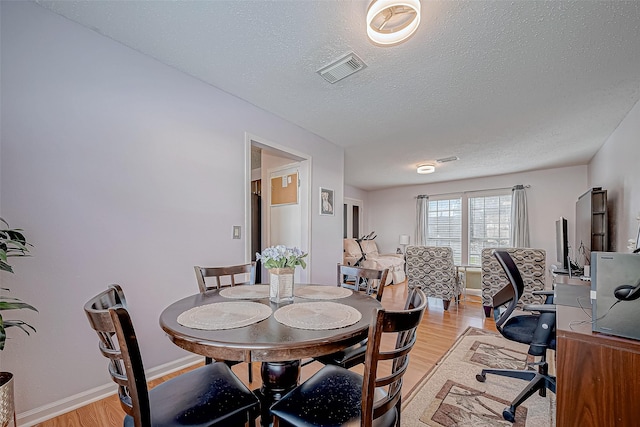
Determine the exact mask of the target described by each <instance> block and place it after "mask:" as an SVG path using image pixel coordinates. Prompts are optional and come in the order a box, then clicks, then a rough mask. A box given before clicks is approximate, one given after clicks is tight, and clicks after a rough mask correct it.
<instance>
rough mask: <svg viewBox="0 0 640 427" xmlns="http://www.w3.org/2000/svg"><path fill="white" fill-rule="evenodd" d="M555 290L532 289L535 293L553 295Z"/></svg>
mask: <svg viewBox="0 0 640 427" xmlns="http://www.w3.org/2000/svg"><path fill="white" fill-rule="evenodd" d="M554 292H555V291H554V290H544V291H531V293H532V294H533V295H553V294H554Z"/></svg>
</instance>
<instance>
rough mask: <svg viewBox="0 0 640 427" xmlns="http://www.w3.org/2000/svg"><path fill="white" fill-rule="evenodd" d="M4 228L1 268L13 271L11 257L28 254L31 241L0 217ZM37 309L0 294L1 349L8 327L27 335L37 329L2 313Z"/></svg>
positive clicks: (0, 245)
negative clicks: (5, 316)
mask: <svg viewBox="0 0 640 427" xmlns="http://www.w3.org/2000/svg"><path fill="white" fill-rule="evenodd" d="M0 222H1V223H2V224H1V225H0V226H2V229H0V270H1V271H8V272H9V273H13V267H11V265H10V264H9V257H16V256H28V255H29V246H31V244H30V243H28V242H27V240H26V238H25V237H24V234H22V232H23V231H22V230H21V229H11V228H9V224H8V223H7V221H5V220H4V219H2V218H0ZM1 290H2V291H6V292H9V289H7V288H2V289H1ZM21 309H27V310H33V311H38V310H36V308H35V307H33V306H32V305H30V304H27V303H25V302H22V301H20V300H19V299H18V298H12V297H8V296H4V295H0V350H4V345H5V342H6V339H7V332H6V330H7V328H10V327H17V328H20V329H22V330H23V331H24V332H25V333H26V334H27V335H29V331H30V330H31V331H33V332H35V331H36V329H35V328H34V327H33V326H31V325H29V324H28V323H26V322H24V321H22V320H13V319H11V320H7V319H5V318H4V316H3V315H2V312H3V311H5V310H21Z"/></svg>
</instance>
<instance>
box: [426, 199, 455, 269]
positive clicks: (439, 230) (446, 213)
mask: <svg viewBox="0 0 640 427" xmlns="http://www.w3.org/2000/svg"><path fill="white" fill-rule="evenodd" d="M428 212H429V213H428V219H427V227H428V231H427V242H428V244H429V245H431V246H451V248H452V249H453V261H454V262H455V263H456V264H461V262H460V260H461V259H462V199H461V198H457V199H443V200H429V207H428Z"/></svg>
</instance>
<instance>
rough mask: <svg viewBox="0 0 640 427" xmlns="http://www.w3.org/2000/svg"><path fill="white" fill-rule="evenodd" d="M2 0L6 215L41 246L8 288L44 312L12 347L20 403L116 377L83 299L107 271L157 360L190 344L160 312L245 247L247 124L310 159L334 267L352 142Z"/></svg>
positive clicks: (7, 362) (317, 230)
mask: <svg viewBox="0 0 640 427" xmlns="http://www.w3.org/2000/svg"><path fill="white" fill-rule="evenodd" d="M0 7H1V9H0V11H1V12H0V14H1V18H2V21H1V31H2V33H1V52H2V61H1V65H2V69H1V88H0V89H1V93H2V111H1V114H2V116H1V120H2V129H1V146H0V151H1V152H2V158H1V160H2V163H1V165H0V167H1V183H2V188H1V206H2V214H1V215H2V217H4V218H6V219H7V220H8V221H9V222H10V224H11V225H12V226H15V227H21V228H24V229H25V230H26V234H27V236H28V237H29V239H30V240H31V241H32V242H33V243H34V245H35V246H34V248H33V251H32V254H33V257H31V258H24V259H19V260H16V261H15V270H16V273H17V274H16V275H15V276H10V275H2V276H3V277H2V286H6V287H10V288H11V289H12V291H13V292H12V294H14V295H16V296H19V297H21V298H22V299H24V300H26V301H29V302H31V303H32V304H33V305H35V306H36V307H38V308H39V310H40V312H39V313H38V314H35V313H33V314H32V313H28V312H25V313H20V317H22V318H24V320H27V321H29V322H30V323H32V324H33V325H35V326H36V328H37V329H38V332H37V334H33V335H32V336H31V337H26V336H23V335H21V334H19V333H16V332H15V331H10V336H11V339H10V340H9V342H8V346H7V349H6V350H5V351H4V352H2V354H1V357H2V359H1V369H2V370H6V371H11V372H13V373H14V374H15V375H16V398H17V409H18V412H24V411H28V410H32V409H34V408H40V407H42V406H43V405H45V404H49V403H51V402H55V401H57V400H59V399H62V398H65V397H67V396H71V395H74V394H76V393H81V392H84V391H86V390H88V389H90V388H92V387H98V386H101V385H104V384H107V383H109V382H110V380H109V379H108V375H107V370H106V367H107V365H106V360H105V359H104V358H103V357H102V356H100V355H99V354H98V350H97V337H96V336H95V334H94V333H93V331H91V329H90V327H89V325H88V323H87V321H86V318H85V316H84V313H83V311H82V307H83V304H84V302H85V301H86V300H87V299H88V298H90V297H91V296H92V295H94V294H96V293H98V292H99V291H101V290H103V289H105V288H106V286H107V285H108V284H110V283H120V284H121V285H122V286H123V287H124V289H125V292H126V293H127V296H128V300H129V306H130V308H131V309H132V316H133V320H134V322H135V324H136V328H137V331H138V334H139V335H140V337H141V341H142V342H141V345H142V353H143V357H144V361H145V365H146V367H147V368H152V367H157V366H159V365H161V364H164V363H167V362H170V361H173V360H176V359H178V358H180V357H183V356H186V355H187V354H188V353H186V352H184V351H182V350H180V349H178V348H177V347H176V346H174V345H173V344H171V343H170V341H169V340H168V339H167V338H166V337H165V336H164V334H163V333H162V331H161V329H160V327H159V325H158V317H159V315H160V312H161V311H162V310H163V308H164V307H166V306H167V305H169V304H170V303H171V302H173V301H175V300H177V299H179V298H182V297H184V296H187V295H189V294H192V293H194V292H195V291H196V290H197V288H196V281H195V278H194V277H193V265H196V264H203V265H204V264H230V263H235V262H238V261H244V254H245V242H244V236H245V235H246V233H243V239H242V240H232V238H231V236H232V226H233V225H237V224H244V223H245V218H244V215H245V206H244V203H245V190H246V188H245V187H246V185H247V183H246V182H245V170H244V165H245V133H250V134H252V135H256V136H259V137H262V138H264V139H266V140H269V141H273V142H276V143H278V144H280V145H282V146H285V147H292V148H293V149H295V150H296V151H298V152H303V153H306V154H308V155H309V156H311V157H312V159H313V166H312V169H311V170H312V177H311V180H312V183H313V184H312V188H313V191H314V193H313V198H312V212H313V213H312V224H313V225H314V227H313V234H312V244H311V252H312V253H313V262H314V268H313V270H312V271H313V277H312V280H313V281H315V282H316V283H321V282H323V281H324V282H327V283H333V281H335V263H336V262H337V261H338V260H339V259H340V257H341V254H342V239H341V227H342V224H341V221H340V217H339V216H335V217H319V215H318V210H319V202H318V199H319V195H318V188H319V187H320V186H324V187H329V188H334V189H335V190H336V201H337V203H342V182H343V151H342V149H341V148H338V147H337V146H335V145H333V144H330V143H328V142H327V141H325V140H323V139H321V138H319V137H317V136H315V135H313V134H311V133H309V132H307V131H304V130H303V129H301V128H299V127H297V126H294V125H292V124H290V123H288V122H285V121H283V120H281V119H280V118H278V117H276V116H274V115H272V114H270V113H267V112H265V111H263V110H260V109H258V108H256V107H254V106H252V105H250V104H249V103H246V102H244V101H242V100H240V99H237V98H234V97H233V96H230V95H229V94H227V93H224V92H222V91H220V90H217V89H215V88H212V87H211V86H208V85H206V84H204V83H202V82H201V81H199V80H197V79H194V78H191V77H189V76H187V75H185V74H182V73H180V72H178V71H176V70H174V69H172V68H171V67H168V66H164V65H162V64H160V63H158V62H157V61H155V60H153V59H151V58H149V57H146V56H143V55H141V54H139V53H137V52H135V51H133V50H131V49H128V48H126V47H124V46H122V45H120V44H118V43H115V42H113V41H112V40H110V39H108V38H105V37H103V36H100V35H98V34H97V33H95V32H93V31H90V30H88V29H86V28H83V27H81V26H79V25H76V24H74V23H72V22H70V21H68V20H67V19H65V18H62V17H60V16H57V15H55V14H53V13H51V12H50V11H48V10H46V9H44V8H41V7H40V6H37V5H36V4H34V3H31V2H29V3H26V2H1V5H0ZM114 388H115V387H114Z"/></svg>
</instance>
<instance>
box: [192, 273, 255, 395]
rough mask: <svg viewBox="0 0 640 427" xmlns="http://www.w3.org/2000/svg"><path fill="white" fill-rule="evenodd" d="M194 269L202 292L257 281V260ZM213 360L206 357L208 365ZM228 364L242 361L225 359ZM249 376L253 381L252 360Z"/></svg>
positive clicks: (231, 364) (251, 283) (205, 360)
mask: <svg viewBox="0 0 640 427" xmlns="http://www.w3.org/2000/svg"><path fill="white" fill-rule="evenodd" d="M193 269H194V270H195V272H196V280H197V281H198V289H200V293H202V294H203V293H205V292H207V291H210V290H212V289H220V288H222V287H224V286H236V285H255V283H256V263H255V261H253V262H250V263H247V264H239V265H230V266H227V267H199V266H197V265H196V266H194V267H193ZM207 278H213V279H215V281H214V282H215V286H214V285H209V284H208V283H207V280H206V279H207ZM212 362H213V359H212V358H210V357H205V358H204V363H205V364H206V365H208V364H210V363H212ZM224 362H225V363H226V364H227V365H229V366H233V365H237V364H238V363H240V362H237V361H232V360H225V361H224ZM247 365H248V367H247V376H248V378H249V382H250V383H252V382H253V365H252V363H251V362H248V363H247Z"/></svg>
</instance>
